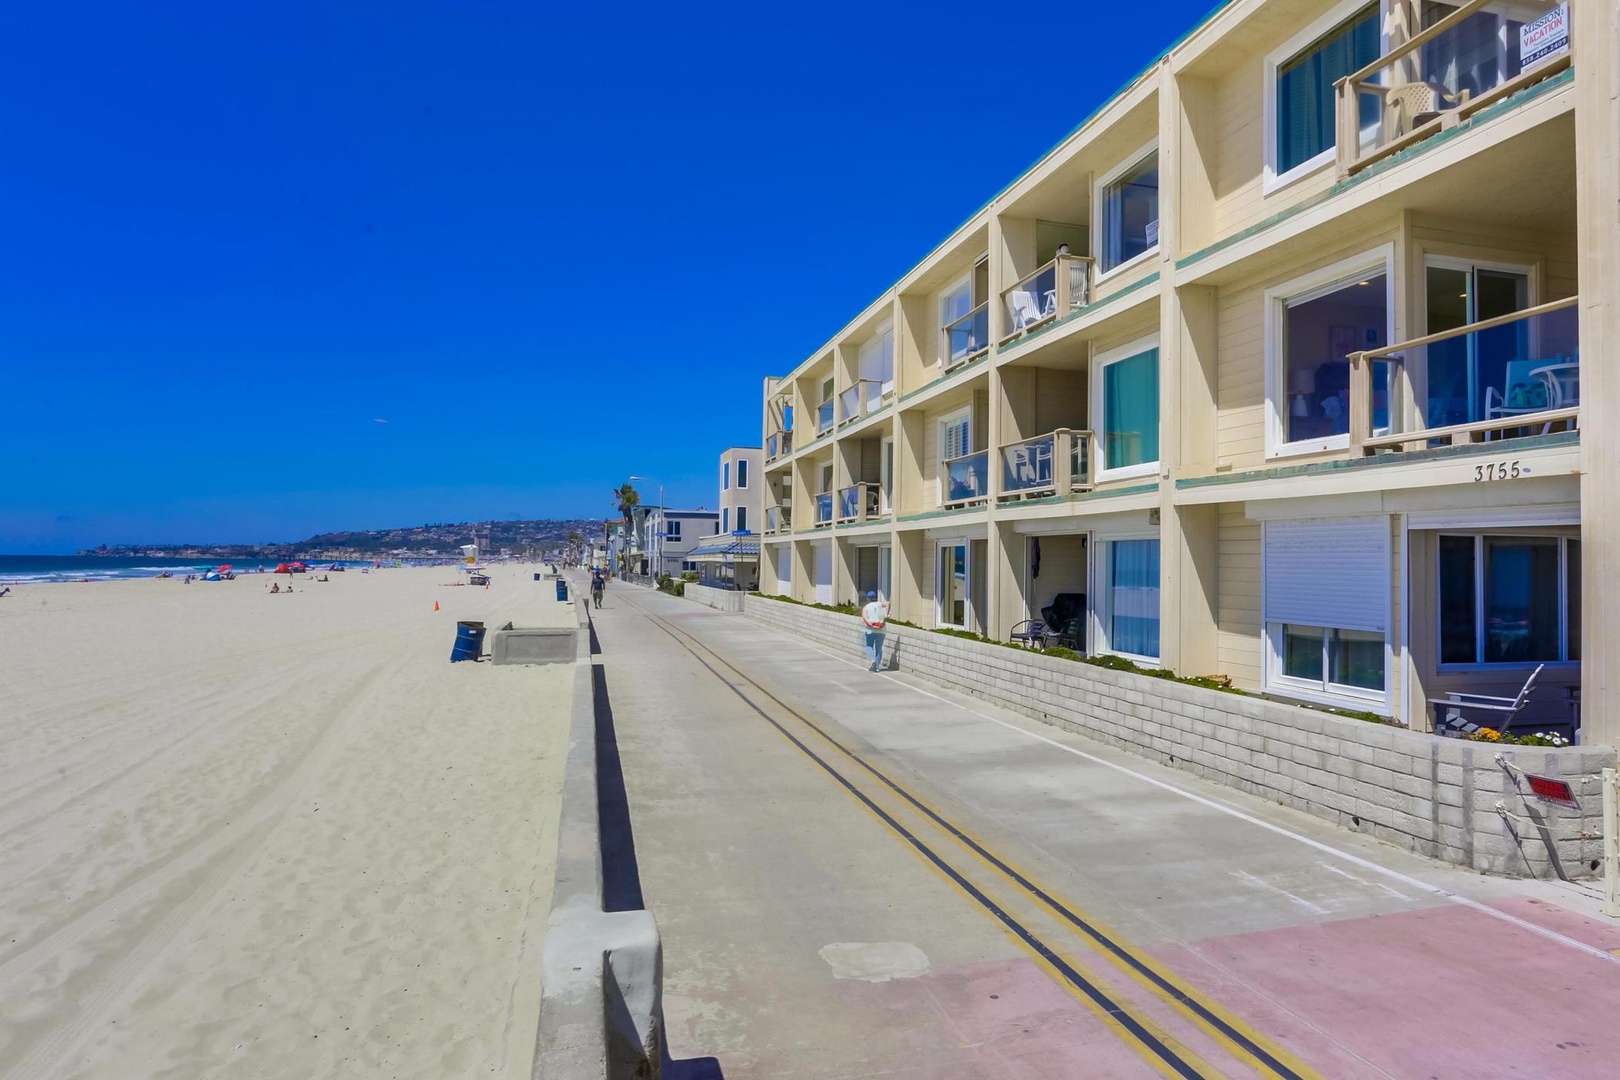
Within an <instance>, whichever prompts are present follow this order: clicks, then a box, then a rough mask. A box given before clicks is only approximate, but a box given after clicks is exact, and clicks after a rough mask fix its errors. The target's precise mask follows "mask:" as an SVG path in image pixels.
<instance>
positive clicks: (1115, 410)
mask: <svg viewBox="0 0 1620 1080" xmlns="http://www.w3.org/2000/svg"><path fill="white" fill-rule="evenodd" d="M1103 452H1104V457H1103V464H1104V466H1105V467H1106V468H1110V469H1118V468H1122V467H1124V466H1126V465H1141V464H1143V463H1145V462H1149V461H1158V460H1159V350H1158V349H1149V350H1148V351H1147V352H1144V353H1138V354H1137V355H1135V356H1132V357H1130V358H1128V359H1125V360H1118V361H1115V362H1114V363H1112V364H1109V365H1108V366H1107V367H1105V368H1103Z"/></svg>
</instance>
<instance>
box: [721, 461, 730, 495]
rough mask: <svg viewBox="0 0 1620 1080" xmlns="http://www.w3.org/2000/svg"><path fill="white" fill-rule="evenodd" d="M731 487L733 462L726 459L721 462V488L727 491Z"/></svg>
mask: <svg viewBox="0 0 1620 1080" xmlns="http://www.w3.org/2000/svg"><path fill="white" fill-rule="evenodd" d="M729 487H731V462H729V461H725V462H721V464H720V490H721V491H725V490H726V489H727V488H729Z"/></svg>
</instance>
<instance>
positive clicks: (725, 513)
mask: <svg viewBox="0 0 1620 1080" xmlns="http://www.w3.org/2000/svg"><path fill="white" fill-rule="evenodd" d="M720 531H721V532H723V533H728V532H730V531H731V510H730V508H726V509H722V510H721V511H720Z"/></svg>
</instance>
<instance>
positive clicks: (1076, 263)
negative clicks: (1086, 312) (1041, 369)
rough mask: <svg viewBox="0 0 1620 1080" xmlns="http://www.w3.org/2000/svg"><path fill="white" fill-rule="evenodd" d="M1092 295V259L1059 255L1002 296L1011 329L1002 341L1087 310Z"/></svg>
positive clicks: (1008, 325) (1081, 256) (1009, 328)
mask: <svg viewBox="0 0 1620 1080" xmlns="http://www.w3.org/2000/svg"><path fill="white" fill-rule="evenodd" d="M1090 294H1091V260H1090V259H1088V258H1086V257H1085V256H1083V255H1059V256H1058V257H1057V258H1055V259H1053V260H1052V261H1051V262H1049V263H1047V264H1046V265H1045V266H1043V267H1041V268H1040V269H1039V270H1037V271H1035V272H1034V273H1033V274H1031V275H1029V277H1027V278H1025V279H1024V280H1023V281H1020V282H1019V283H1018V284H1016V285H1014V286H1013V287H1012V288H1010V289H1007V290H1006V291H1005V292H1003V293H1002V294H1001V301H1002V305H1003V307H1004V308H1005V315H1006V318H1007V327H1008V330H1007V333H1006V335H1004V336H1003V337H1002V339H1001V340H1002V342H1003V343H1005V342H1008V341H1011V340H1013V339H1014V338H1017V337H1022V336H1023V335H1024V334H1027V333H1029V332H1030V331H1031V330H1033V329H1035V328H1036V327H1038V326H1045V325H1046V324H1047V323H1049V322H1052V321H1053V320H1054V319H1057V318H1059V317H1061V316H1063V315H1067V314H1069V313H1070V312H1073V311H1077V310H1079V309H1080V308H1082V307H1085V306H1086V304H1088V303H1089V302H1090V299H1091V296H1090Z"/></svg>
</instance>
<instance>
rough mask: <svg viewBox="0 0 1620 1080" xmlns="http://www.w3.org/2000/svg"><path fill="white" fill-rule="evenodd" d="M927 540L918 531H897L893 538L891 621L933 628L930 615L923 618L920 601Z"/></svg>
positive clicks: (922, 600)
mask: <svg viewBox="0 0 1620 1080" xmlns="http://www.w3.org/2000/svg"><path fill="white" fill-rule="evenodd" d="M927 542H928V541H927V538H926V537H925V536H924V535H923V533H922V530H920V529H907V530H905V531H899V530H897V531H896V532H895V534H894V553H893V555H892V556H891V558H892V560H893V573H894V589H893V591H894V596H893V597H892V599H891V601H890V607H891V608H892V610H893V611H894V615H895V618H898V619H904V620H905V621H906V622H911V623H916V624H917V625H918V626H932V625H934V620H933V615H932V613H931V612H930V613H929V614H928V615H927V616H926V617H925V616H924V611H923V609H924V599H923V588H922V582H923V545H924V544H926V543H927Z"/></svg>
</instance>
